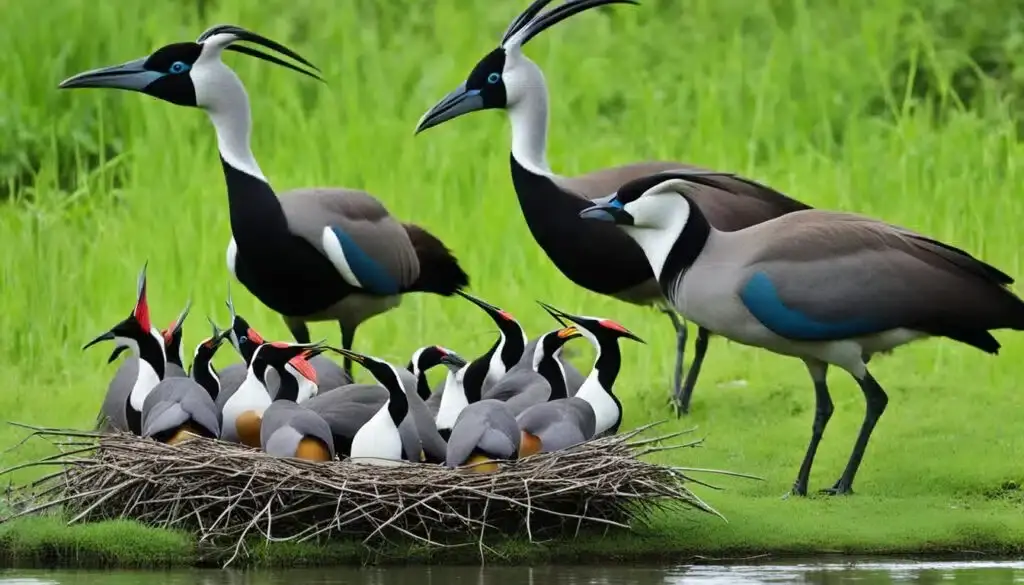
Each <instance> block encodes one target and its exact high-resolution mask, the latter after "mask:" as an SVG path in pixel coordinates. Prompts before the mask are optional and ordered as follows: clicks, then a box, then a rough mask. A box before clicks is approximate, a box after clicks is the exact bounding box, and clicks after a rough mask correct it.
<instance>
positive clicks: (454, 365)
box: [428, 353, 487, 442]
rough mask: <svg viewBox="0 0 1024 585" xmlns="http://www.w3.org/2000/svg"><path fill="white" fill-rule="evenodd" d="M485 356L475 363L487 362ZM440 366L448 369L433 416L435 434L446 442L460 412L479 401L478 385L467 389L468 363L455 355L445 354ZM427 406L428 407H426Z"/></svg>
mask: <svg viewBox="0 0 1024 585" xmlns="http://www.w3.org/2000/svg"><path fill="white" fill-rule="evenodd" d="M486 356H487V354H484V355H483V356H480V357H479V358H477V359H476V360H473V361H474V362H476V361H485V362H486V361H487V357H486ZM441 364H442V365H444V366H445V368H447V369H448V373H447V374H446V375H445V378H444V388H443V389H442V390H441V392H440V393H439V394H440V396H441V399H440V400H439V401H438V404H437V413H436V414H435V415H434V426H435V428H437V433H438V434H439V435H441V438H443V439H444V440H445V441H446V442H447V441H448V440H449V439H450V438H451V434H452V428H453V427H454V426H455V421H457V420H458V419H459V415H460V414H462V411H463V410H464V409H465V408H466V407H467V406H469V405H470V404H473V403H474V402H477V401H479V400H480V384H479V383H477V384H475V385H472V386H470V387H468V388H467V386H466V372H468V371H469V366H470V365H471V364H470V363H467V362H466V360H464V359H462V358H461V357H459V356H457V355H455V354H452V353H450V354H447V355H444V356H442V357H441ZM428 406H429V405H428Z"/></svg>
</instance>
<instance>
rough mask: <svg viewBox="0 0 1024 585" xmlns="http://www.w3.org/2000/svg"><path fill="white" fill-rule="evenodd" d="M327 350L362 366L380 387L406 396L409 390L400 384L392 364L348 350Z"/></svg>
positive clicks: (333, 348) (399, 377) (400, 379)
mask: <svg viewBox="0 0 1024 585" xmlns="http://www.w3.org/2000/svg"><path fill="white" fill-rule="evenodd" d="M327 349H329V350H331V351H334V352H336V353H338V354H340V355H343V356H345V357H347V358H349V359H351V360H352V361H353V362H355V363H357V364H359V365H360V366H362V367H363V368H364V369H366V371H367V372H370V375H371V376H373V378H374V379H375V380H377V383H378V384H380V385H381V386H383V387H385V388H387V389H389V390H391V389H397V390H400V391H401V392H402V393H403V394H408V390H409V389H408V388H406V387H405V384H403V383H402V377H401V376H400V375H399V374H398V369H397V368H395V366H393V365H392V364H390V363H388V362H386V361H384V360H382V359H380V358H376V357H373V356H368V355H363V354H361V353H356V352H354V351H352V350H350V349H344V348H337V347H327Z"/></svg>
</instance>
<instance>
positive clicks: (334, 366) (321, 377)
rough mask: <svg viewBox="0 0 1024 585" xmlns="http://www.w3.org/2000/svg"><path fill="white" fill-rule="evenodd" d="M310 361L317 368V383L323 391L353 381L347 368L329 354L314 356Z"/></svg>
mask: <svg viewBox="0 0 1024 585" xmlns="http://www.w3.org/2000/svg"><path fill="white" fill-rule="evenodd" d="M309 363H310V365H312V366H313V369H314V370H316V385H317V387H318V388H319V389H320V390H321V391H326V390H333V389H335V388H339V387H341V386H347V385H349V384H351V383H352V382H353V380H352V378H350V377H349V376H348V373H347V372H346V371H345V368H343V367H341V365H340V364H338V362H336V361H334V360H332V359H330V358H328V357H327V356H323V355H317V356H313V359H311V360H309Z"/></svg>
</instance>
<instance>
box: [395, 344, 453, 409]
mask: <svg viewBox="0 0 1024 585" xmlns="http://www.w3.org/2000/svg"><path fill="white" fill-rule="evenodd" d="M449 353H453V352H452V350H450V349H448V348H445V347H441V346H440V345H426V346H423V347H421V348H419V349H417V350H416V351H414V352H412V357H410V358H409V363H408V364H407V365H406V366H405V369H406V370H408V371H409V373H410V374H412V375H413V377H414V378H416V393H417V394H419V397H420V398H422V399H423V400H424V402H426V403H427V404H428V405H430V401H431V400H433V401H434V403H435V404H434V408H433V410H434V413H435V414H436V413H437V404H440V402H441V392H442V390H443V388H444V382H441V383H440V384H438V385H437V386H436V387H435V388H433V389H431V387H430V381H429V380H427V372H429V371H430V370H431V369H433V368H434V367H436V366H439V365H441V358H442V357H443V356H445V355H447V354H449Z"/></svg>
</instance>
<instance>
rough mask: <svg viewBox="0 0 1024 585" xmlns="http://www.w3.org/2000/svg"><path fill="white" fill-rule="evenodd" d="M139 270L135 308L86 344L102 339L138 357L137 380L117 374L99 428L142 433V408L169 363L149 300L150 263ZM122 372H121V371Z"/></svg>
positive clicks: (101, 414)
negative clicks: (147, 283) (147, 275)
mask: <svg viewBox="0 0 1024 585" xmlns="http://www.w3.org/2000/svg"><path fill="white" fill-rule="evenodd" d="M147 265H148V263H147V264H144V265H143V266H142V271H141V272H140V273H139V278H138V286H137V290H136V300H135V307H134V308H133V309H132V312H131V314H129V315H128V317H127V318H126V319H124V320H123V321H121V322H120V323H118V324H117V325H114V326H113V327H112V328H110V330H109V331H107V332H105V333H102V334H100V335H98V336H97V337H96V338H95V339H93V340H92V341H90V342H89V343H86V344H85V345H84V346H83V347H82V350H83V351H84V350H86V349H88V348H90V347H92V346H93V345H96V344H97V343H100V342H102V341H113V342H114V344H115V346H117V347H124V348H127V349H128V350H129V351H130V352H131V356H132V357H134V358H135V360H136V364H137V366H136V368H135V370H136V372H135V376H134V378H133V379H129V378H127V377H125V376H122V375H116V376H115V377H114V379H113V380H111V382H110V385H109V386H108V387H107V394H106V396H105V397H104V399H103V404H102V405H101V407H100V414H99V416H98V417H97V428H98V429H100V430H102V431H105V432H110V431H128V432H131V433H132V434H135V435H141V434H142V408H143V403H144V402H145V401H146V396H147V395H148V394H149V393H150V391H152V390H153V387H154V386H156V385H157V384H159V383H160V381H161V380H162V379H163V378H164V372H165V367H166V364H167V361H166V358H165V356H164V347H163V337H162V336H161V335H159V333H158V332H157V331H156V330H155V329H154V328H153V325H152V322H151V321H150V318H149V303H148V301H147V300H146V266H147ZM119 374H120V372H119Z"/></svg>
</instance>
